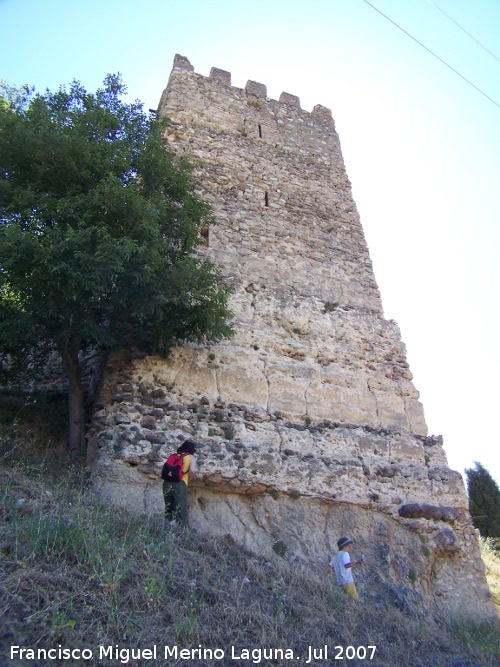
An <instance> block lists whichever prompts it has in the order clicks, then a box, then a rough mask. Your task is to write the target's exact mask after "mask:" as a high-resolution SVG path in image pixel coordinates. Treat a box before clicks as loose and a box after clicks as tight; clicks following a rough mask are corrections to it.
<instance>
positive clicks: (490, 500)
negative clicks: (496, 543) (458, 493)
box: [465, 461, 500, 537]
mask: <svg viewBox="0 0 500 667" xmlns="http://www.w3.org/2000/svg"><path fill="white" fill-rule="evenodd" d="M474 465H475V467H474V468H468V469H467V470H466V471H465V474H466V476H467V491H468V494H469V511H470V513H471V516H472V517H473V519H474V525H475V526H476V528H478V529H479V531H480V533H481V535H482V536H483V537H500V489H499V488H498V484H497V483H496V482H495V480H494V479H493V477H492V476H491V475H490V473H489V472H488V471H487V470H486V468H485V467H484V466H482V465H481V464H480V463H478V462H477V461H476V462H475V464H474ZM474 517H481V518H474Z"/></svg>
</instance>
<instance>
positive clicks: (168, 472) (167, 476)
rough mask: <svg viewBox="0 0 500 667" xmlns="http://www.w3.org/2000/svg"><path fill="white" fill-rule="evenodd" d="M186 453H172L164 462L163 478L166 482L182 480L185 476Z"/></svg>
mask: <svg viewBox="0 0 500 667" xmlns="http://www.w3.org/2000/svg"><path fill="white" fill-rule="evenodd" d="M183 468H184V455H183V454H170V456H169V457H168V459H167V460H166V461H165V463H164V464H163V468H162V471H161V478H162V479H164V480H165V481H166V482H180V481H181V480H182V478H183V477H184V472H183Z"/></svg>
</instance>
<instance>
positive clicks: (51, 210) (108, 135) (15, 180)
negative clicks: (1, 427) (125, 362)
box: [0, 75, 232, 458]
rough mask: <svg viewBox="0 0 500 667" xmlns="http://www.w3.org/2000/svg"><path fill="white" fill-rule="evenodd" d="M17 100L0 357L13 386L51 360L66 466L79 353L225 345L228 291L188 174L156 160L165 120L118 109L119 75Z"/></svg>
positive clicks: (4, 230)
mask: <svg viewBox="0 0 500 667" xmlns="http://www.w3.org/2000/svg"><path fill="white" fill-rule="evenodd" d="M5 89H6V88H5V86H4V90H5ZM12 90H13V89H9V95H5V94H4V95H3V96H2V99H3V103H2V104H1V105H0V317H1V322H2V324H1V329H0V354H1V355H2V356H3V358H4V359H5V358H8V359H9V360H10V363H9V364H8V365H6V364H4V367H3V371H4V372H6V371H7V370H10V372H11V373H12V372H13V373H15V374H16V376H17V377H18V378H19V374H20V373H21V372H22V371H26V369H27V364H26V359H27V358H28V357H29V358H30V360H31V365H30V367H31V368H36V366H37V362H38V363H43V359H44V358H45V357H46V355H47V353H48V352H50V351H53V350H57V351H58V352H59V354H60V355H61V357H62V360H63V365H64V368H65V371H66V374H67V376H68V379H69V384H70V448H71V449H72V450H73V458H75V453H74V452H75V451H76V450H77V449H78V447H79V446H80V444H81V442H82V438H83V431H82V429H83V424H82V423H78V425H77V427H76V430H75V429H73V431H72V427H73V425H74V423H73V422H75V423H76V422H82V421H83V415H82V414H76V413H75V412H74V410H75V406H73V407H72V401H73V402H75V403H76V404H77V405H78V406H79V407H78V410H82V409H83V408H82V405H83V398H82V389H81V381H80V373H81V368H80V358H81V354H82V352H86V351H88V350H89V349H99V350H116V349H119V348H122V347H124V346H131V345H134V346H137V347H140V348H142V349H146V350H147V351H149V352H159V353H162V354H167V353H168V350H169V348H170V347H171V346H172V344H173V343H174V342H175V341H182V340H192V341H200V340H202V339H203V338H206V337H208V338H211V339H216V338H219V337H222V336H226V335H230V334H231V333H232V332H231V329H230V328H229V326H228V325H227V319H228V317H229V312H228V307H227V298H228V294H229V287H228V286H227V285H226V284H225V283H224V281H223V280H222V279H221V276H220V274H219V272H218V270H217V268H216V266H215V265H214V264H213V263H212V262H211V261H210V260H209V259H207V258H206V257H204V256H203V254H202V253H200V252H199V250H198V245H199V244H200V230H201V228H202V227H207V226H208V225H210V224H213V223H214V222H215V220H214V217H213V214H212V211H211V208H210V206H209V204H208V203H207V202H205V201H203V200H202V199H200V198H199V197H198V196H197V195H196V192H195V184H194V182H193V179H192V175H191V172H192V168H191V166H190V165H189V164H188V162H187V161H185V160H180V161H174V159H173V158H172V156H171V155H170V154H169V153H168V151H167V149H166V148H165V143H164V140H163V137H162V134H163V130H164V126H165V121H161V120H158V119H156V118H155V117H154V115H152V114H149V115H147V114H145V113H144V112H143V110H142V104H140V103H139V102H134V103H126V102H124V101H123V100H122V96H123V95H124V94H125V92H126V89H125V87H124V86H123V84H122V82H121V79H120V76H119V75H108V77H107V78H106V79H105V81H104V85H103V87H102V88H100V89H99V90H97V92H96V93H95V94H91V93H88V92H87V91H86V90H85V89H84V88H83V87H82V85H81V84H80V83H78V82H73V84H72V85H71V86H70V87H69V90H66V89H65V88H60V89H59V90H58V91H57V92H55V93H52V92H50V91H47V92H46V93H45V94H44V95H37V96H33V95H32V94H30V91H29V90H27V89H26V88H24V89H21V91H20V93H22V94H17V95H13V94H12ZM18 93H19V91H18Z"/></svg>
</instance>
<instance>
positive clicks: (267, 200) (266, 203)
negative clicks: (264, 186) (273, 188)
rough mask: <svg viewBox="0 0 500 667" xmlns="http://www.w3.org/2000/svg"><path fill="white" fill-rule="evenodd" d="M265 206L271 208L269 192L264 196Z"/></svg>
mask: <svg viewBox="0 0 500 667" xmlns="http://www.w3.org/2000/svg"><path fill="white" fill-rule="evenodd" d="M264 206H269V193H268V191H267V190H266V192H265V194H264Z"/></svg>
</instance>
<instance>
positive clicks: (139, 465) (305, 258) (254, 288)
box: [90, 56, 491, 616]
mask: <svg viewBox="0 0 500 667" xmlns="http://www.w3.org/2000/svg"><path fill="white" fill-rule="evenodd" d="M159 113H161V114H164V115H166V116H167V117H168V118H169V120H170V123H169V125H168V128H167V130H166V141H167V142H168V144H169V146H170V148H171V150H172V151H173V152H174V153H175V154H179V155H187V156H188V157H189V158H190V160H191V161H192V162H194V164H195V165H196V173H195V175H196V179H197V181H198V183H199V188H200V194H201V195H202V196H203V197H204V198H205V199H207V200H208V201H210V202H211V203H212V205H213V208H214V212H215V215H216V218H217V220H218V225H217V226H216V227H215V228H211V229H210V230H205V231H204V232H203V233H204V238H205V241H206V249H205V251H206V252H207V253H208V254H209V255H210V256H212V257H213V258H214V259H215V261H216V262H217V263H218V264H219V266H220V267H221V269H222V271H223V273H224V275H225V276H226V278H227V279H228V280H230V281H231V282H232V283H233V284H234V287H235V292H234V295H233V297H232V302H231V305H232V310H233V313H234V321H233V326H234V328H235V330H236V335H235V336H234V338H232V339H230V340H225V341H222V342H218V343H207V344H206V345H204V346H197V345H187V346H183V347H178V348H176V349H174V350H173V352H172V355H171V357H170V358H169V359H168V360H167V361H165V360H162V359H160V358H157V357H136V358H128V359H126V358H124V357H114V358H112V359H111V360H110V361H109V363H108V365H107V369H106V372H105V374H104V378H103V382H102V388H101V394H100V403H101V406H100V407H101V409H100V410H99V411H98V412H97V413H96V415H95V416H94V420H93V425H92V429H91V434H90V452H91V458H92V462H93V478H94V485H95V487H96V489H97V490H98V491H99V493H100V494H101V495H102V496H103V497H104V498H105V499H107V500H109V501H110V502H114V503H117V504H121V505H124V506H128V507H131V508H136V509H138V510H140V511H151V512H161V511H162V504H163V500H162V497H161V484H160V480H159V471H160V469H161V465H162V462H163V460H164V459H165V458H166V456H167V455H168V454H169V453H170V452H171V451H172V449H173V448H174V447H176V446H177V444H178V442H179V440H180V439H182V438H184V437H186V436H189V437H191V438H194V439H195V440H196V441H197V442H198V443H199V467H200V474H199V477H198V478H197V479H196V480H194V481H193V483H192V485H190V523H191V525H192V526H193V527H195V528H197V529H198V530H200V531H206V532H209V533H212V534H226V533H230V534H231V535H232V536H233V537H234V539H235V540H236V541H238V542H241V543H242V544H244V545H246V546H247V547H248V548H250V549H253V550H259V551H268V552H269V553H272V548H273V545H276V544H277V543H279V544H280V547H281V550H283V549H286V557H287V558H289V559H291V560H293V561H296V562H297V563H303V564H304V565H307V566H308V567H309V568H311V567H312V568H316V569H317V571H318V573H319V572H321V568H322V567H323V566H324V563H325V562H327V560H328V557H329V555H330V554H332V553H334V552H335V551H336V541H337V539H338V538H339V537H340V536H341V535H344V534H347V535H350V536H352V538H353V539H354V540H355V550H356V551H359V552H361V551H363V552H364V553H365V554H366V556H367V565H366V567H365V568H363V572H360V574H359V576H358V582H359V588H360V589H361V590H362V592H363V594H364V595H366V596H370V595H373V596H376V595H379V594H380V593H381V592H382V590H383V594H384V596H385V598H386V599H387V598H388V599H392V600H393V601H394V602H395V603H397V604H403V605H406V606H407V607H409V608H411V609H422V610H425V611H426V612H431V613H434V612H438V611H439V612H442V611H447V612H450V613H458V612H459V611H462V612H464V611H466V612H467V613H470V614H475V615H480V616H484V615H488V614H490V613H491V609H490V608H489V606H488V604H487V599H488V594H489V592H488V588H487V586H486V583H485V579H484V571H483V565H482V562H481V560H480V556H479V549H478V540H477V535H476V532H475V531H474V528H473V526H472V523H471V521H470V518H469V516H468V513H467V498H466V494H465V490H464V485H463V481H462V479H461V477H460V475H459V474H458V473H456V472H453V471H451V470H450V469H449V468H448V465H447V461H446V457H445V454H444V451H443V448H442V441H441V439H440V438H436V437H433V436H432V437H428V436H427V428H426V424H425V419H424V414H423V409H422V406H421V404H420V402H419V401H418V393H417V391H416V389H415V387H414V386H413V383H412V375H411V372H410V370H409V367H408V363H407V360H406V352H405V347H404V345H403V343H402V341H401V336H400V332H399V329H398V327H397V325H396V324H395V322H393V321H387V320H385V319H384V316H383V312H382V306H381V300H380V295H379V291H378V288H377V285H376V282H375V278H374V275H373V271H372V265H371V262H370V257H369V254H368V249H367V246H366V242H365V239H364V235H363V230H362V227H361V223H360V220H359V216H358V213H357V210H356V206H355V204H354V201H353V199H352V194H351V187H350V183H349V180H348V178H347V174H346V170H345V167H344V163H343V159H342V154H341V149H340V143H339V138H338V135H337V133H336V131H335V125H334V122H333V120H332V115H331V112H330V110H329V109H326V108H325V107H322V106H319V105H318V106H316V107H315V108H314V109H313V111H312V113H308V112H306V111H304V110H302V109H301V107H300V102H299V99H298V97H296V96H295V95H291V94H289V93H282V95H281V97H280V99H279V101H275V100H272V99H269V98H268V97H267V92H266V87H265V86H264V85H263V84H261V83H256V82H254V81H249V82H248V83H247V85H246V87H245V89H244V90H242V89H239V88H236V87H233V86H231V75H230V73H229V72H226V71H224V70H220V69H215V68H214V69H212V71H211V74H210V77H204V76H201V75H199V74H196V73H195V72H194V70H193V67H192V66H191V64H190V63H189V61H188V60H187V59H186V58H183V57H181V56H176V58H175V61H174V67H173V70H172V73H171V76H170V79H169V82H168V85H167V88H166V90H165V92H164V93H163V96H162V99H161V102H160V106H159Z"/></svg>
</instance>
